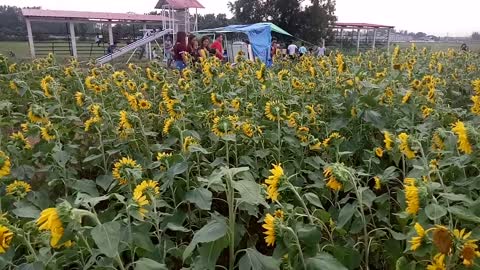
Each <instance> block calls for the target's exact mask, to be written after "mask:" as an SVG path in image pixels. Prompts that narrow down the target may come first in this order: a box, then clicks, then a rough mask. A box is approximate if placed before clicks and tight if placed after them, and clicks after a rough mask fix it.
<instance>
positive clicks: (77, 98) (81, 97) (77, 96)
mask: <svg viewBox="0 0 480 270" xmlns="http://www.w3.org/2000/svg"><path fill="white" fill-rule="evenodd" d="M84 101H85V96H84V94H83V93H82V92H76V93H75V102H76V103H77V106H78V107H82V106H83V103H84Z"/></svg>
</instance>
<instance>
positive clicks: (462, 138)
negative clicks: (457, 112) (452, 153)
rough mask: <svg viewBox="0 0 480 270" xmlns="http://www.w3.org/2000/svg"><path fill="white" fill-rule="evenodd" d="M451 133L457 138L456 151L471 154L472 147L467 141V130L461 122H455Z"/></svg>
mask: <svg viewBox="0 0 480 270" xmlns="http://www.w3.org/2000/svg"><path fill="white" fill-rule="evenodd" d="M452 131H453V132H454V133H455V134H456V135H457V137H458V150H459V151H461V152H463V153H465V154H471V153H472V152H473V150H472V145H471V144H470V141H469V140H468V134H467V128H466V127H465V125H464V124H463V122H462V121H457V122H456V123H455V124H453V127H452Z"/></svg>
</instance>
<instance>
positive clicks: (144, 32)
mask: <svg viewBox="0 0 480 270" xmlns="http://www.w3.org/2000/svg"><path fill="white" fill-rule="evenodd" d="M143 37H144V38H145V37H147V24H146V23H144V24H143ZM145 53H146V54H147V59H150V52H149V50H148V43H147V44H145Z"/></svg>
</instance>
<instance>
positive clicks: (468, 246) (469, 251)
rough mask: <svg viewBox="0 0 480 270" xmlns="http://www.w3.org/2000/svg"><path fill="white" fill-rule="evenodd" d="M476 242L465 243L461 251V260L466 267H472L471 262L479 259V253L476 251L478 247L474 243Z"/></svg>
mask: <svg viewBox="0 0 480 270" xmlns="http://www.w3.org/2000/svg"><path fill="white" fill-rule="evenodd" d="M475 242H476V240H470V241H468V242H466V243H465V244H464V245H463V247H462V251H461V256H462V259H463V265H465V266H466V267H471V266H473V261H474V260H475V259H476V258H478V257H480V252H479V251H478V245H477V244H476V243H475Z"/></svg>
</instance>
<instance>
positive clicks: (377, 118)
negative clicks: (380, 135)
mask: <svg viewBox="0 0 480 270" xmlns="http://www.w3.org/2000/svg"><path fill="white" fill-rule="evenodd" d="M383 119H384V118H383V117H382V115H381V114H380V113H378V112H376V111H372V110H365V112H364V114H363V121H365V122H367V123H370V124H372V125H373V126H374V127H377V128H379V129H382V128H383V127H384V126H385V121H384V120H383Z"/></svg>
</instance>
